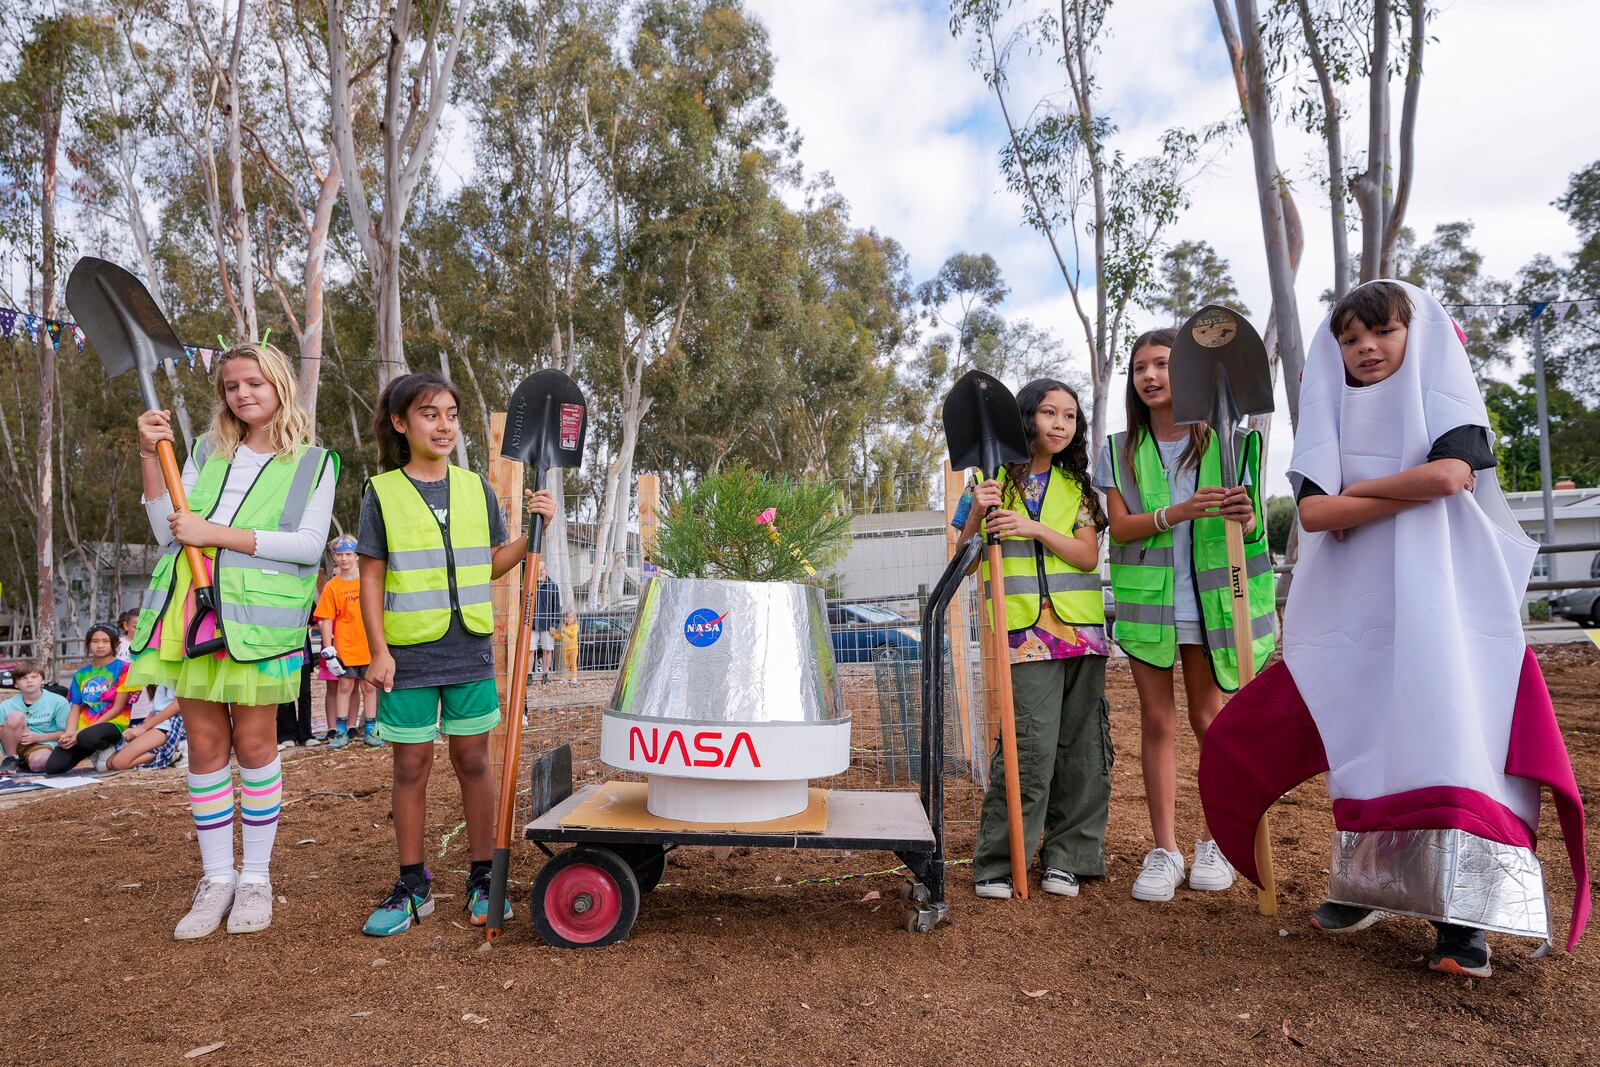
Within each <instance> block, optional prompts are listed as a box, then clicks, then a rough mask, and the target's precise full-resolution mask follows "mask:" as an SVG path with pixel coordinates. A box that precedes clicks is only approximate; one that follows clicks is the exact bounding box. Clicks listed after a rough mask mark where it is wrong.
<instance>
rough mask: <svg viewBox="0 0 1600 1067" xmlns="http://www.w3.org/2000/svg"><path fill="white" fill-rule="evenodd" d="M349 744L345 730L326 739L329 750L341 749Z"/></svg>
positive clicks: (347, 732) (348, 736)
mask: <svg viewBox="0 0 1600 1067" xmlns="http://www.w3.org/2000/svg"><path fill="white" fill-rule="evenodd" d="M349 743H350V733H349V731H347V730H339V731H338V732H336V733H335V734H334V735H333V736H332V737H330V738H328V747H329V748H343V747H344V746H346V745H348V744H349Z"/></svg>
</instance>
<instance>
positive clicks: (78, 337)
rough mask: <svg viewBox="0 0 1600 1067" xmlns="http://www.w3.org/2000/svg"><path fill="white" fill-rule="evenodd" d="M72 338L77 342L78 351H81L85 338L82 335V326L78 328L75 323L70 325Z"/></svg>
mask: <svg viewBox="0 0 1600 1067" xmlns="http://www.w3.org/2000/svg"><path fill="white" fill-rule="evenodd" d="M72 339H73V340H74V341H76V342H78V351H79V352H82V351H83V345H84V341H85V340H86V338H85V337H84V336H83V330H82V328H80V327H79V326H77V325H74V326H73V327H72Z"/></svg>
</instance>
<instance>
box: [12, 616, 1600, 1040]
mask: <svg viewBox="0 0 1600 1067" xmlns="http://www.w3.org/2000/svg"><path fill="white" fill-rule="evenodd" d="M1538 651H1539V655H1540V658H1541V661H1542V662H1543V664H1544V668H1545V671H1546V674H1547V677H1548V679H1549V682H1550V687H1551V690H1552V692H1553V694H1554V696H1555V701H1556V707H1557V710H1558V713H1559V714H1560V716H1561V720H1562V725H1563V727H1564V729H1565V732H1566V737H1567V744H1568V746H1569V748H1570V749H1571V751H1572V755H1573V762H1574V764H1575V765H1576V767H1577V772H1578V781H1579V783H1580V785H1581V786H1582V787H1584V789H1585V790H1586V792H1587V794H1588V801H1589V816H1590V818H1589V825H1590V831H1589V847H1590V849H1591V852H1592V853H1593V854H1594V855H1596V856H1600V829H1597V824H1600V819H1596V818H1595V811H1596V809H1595V804H1596V798H1597V797H1600V651H1597V650H1596V649H1594V648H1592V647H1588V646H1576V645H1565V646H1542V647H1540V648H1539V649H1538ZM1109 677H1110V682H1109V688H1110V698H1111V705H1112V708H1113V713H1112V729H1113V736H1114V739H1115V742H1116V746H1117V753H1118V755H1117V764H1116V769H1115V794H1114V797H1113V801H1112V811H1111V828H1110V836H1109V841H1108V851H1109V853H1110V874H1109V875H1108V877H1107V878H1105V879H1104V880H1101V881H1094V882H1089V883H1087V884H1086V886H1085V889H1084V892H1083V894H1082V895H1081V896H1079V897H1077V898H1075V899H1071V898H1056V897H1050V896H1047V895H1044V894H1042V893H1039V892H1038V891H1037V881H1035V883H1034V885H1035V891H1034V893H1033V895H1032V899H1030V900H1029V901H1027V902H1022V901H1012V902H1009V903H997V902H990V901H979V900H977V899H976V898H975V897H974V896H973V895H972V892H971V885H970V878H969V877H968V874H967V868H966V867H964V866H961V865H956V866H952V867H951V869H950V883H951V886H950V899H951V916H950V921H949V922H948V923H947V924H946V925H944V926H942V927H940V928H939V929H938V930H937V931H936V932H935V933H933V934H932V935H926V936H919V935H912V934H908V933H904V932H902V931H901V930H900V929H899V919H900V915H901V908H902V905H901V903H900V901H899V900H898V898H897V897H896V890H897V888H898V886H899V884H900V881H901V879H902V877H903V876H902V875H900V874H896V873H889V868H892V867H893V866H894V865H895V863H896V861H895V859H894V858H893V857H892V856H887V855H883V854H873V853H861V854H854V855H851V854H839V853H816V852H792V851H777V850H764V849H758V850H739V851H735V852H734V853H733V854H732V855H731V856H727V857H726V858H718V857H717V856H715V855H713V853H712V852H711V851H710V850H706V849H693V850H682V851H679V852H675V853H673V855H672V856H671V857H670V862H669V866H668V868H667V872H666V876H665V879H664V884H663V885H662V887H661V888H659V889H658V890H657V891H656V892H655V893H653V894H651V895H649V896H648V897H646V898H645V902H644V905H643V908H642V909H641V911H640V916H639V920H638V923H637V925H636V926H635V927H634V930H633V933H632V935H631V936H630V937H629V938H628V939H627V940H626V941H624V942H622V943H621V944H619V945H616V946H614V947H611V948H607V949H601V950H590V951H578V952H573V951H561V950H557V949H553V948H549V947H546V946H545V945H544V944H543V943H542V942H540V941H539V940H538V939H537V937H536V935H535V934H534V933H533V930H532V927H531V925H530V923H529V922H528V921H527V890H528V886H529V884H530V882H531V879H532V877H533V875H534V874H535V873H536V872H537V869H538V867H539V865H540V864H541V863H542V862H543V859H542V856H541V854H540V853H538V852H537V851H536V850H535V849H534V848H533V847H532V846H531V845H526V844H525V843H520V842H519V843H518V844H517V846H516V848H515V850H514V858H513V874H514V881H515V885H514V889H515V894H516V896H515V898H514V902H515V907H516V912H517V914H516V918H515V919H514V920H513V922H512V923H511V924H510V925H509V926H508V928H507V931H506V934H505V936H504V937H503V938H501V939H500V940H499V941H497V942H496V943H495V944H494V945H493V946H492V947H490V948H487V949H486V948H484V947H483V946H484V942H483V939H482V935H481V933H480V932H478V931H475V930H473V929H470V928H469V927H468V925H467V922H466V917H465V914H464V913H463V912H462V911H461V908H462V904H463V899H464V893H465V873H464V872H465V869H466V863H467V859H468V857H467V850H466V840H465V837H466V835H465V833H464V831H460V830H458V829H457V827H458V825H459V822H460V808H459V799H458V795H457V792H456V788H455V782H454V778H453V776H452V775H451V773H450V767H449V762H448V758H447V756H446V754H445V751H444V748H443V746H442V745H441V746H439V751H438V753H437V756H436V763H435V767H434V773H433V785H432V794H431V798H430V810H431V818H430V823H429V829H428V861H429V864H430V866H431V867H432V868H433V870H434V873H435V877H436V881H435V890H436V894H437V896H438V898H439V908H438V911H437V912H436V914H435V915H434V916H433V917H432V918H430V919H426V920H424V921H423V922H422V923H421V924H420V925H419V926H417V927H416V928H414V929H413V930H411V931H410V932H408V933H406V934H403V935H401V936H398V937H394V938H389V939H386V940H379V939H374V938H368V937H364V936H362V935H361V933H360V928H361V924H362V922H363V921H364V920H365V918H366V916H367V914H368V912H369V911H370V910H371V909H372V907H373V906H374V905H375V904H376V903H377V901H378V900H379V899H380V898H381V897H382V895H383V894H384V892H385V891H386V890H387V889H388V887H389V885H390V884H392V882H393V880H394V876H395V872H394V854H393V842H392V838H391V836H390V831H389V822H388V788H387V783H388V769H389V757H388V754H387V753H386V752H383V751H371V750H367V749H363V748H359V747H353V748H350V749H346V750H344V751H341V752H329V751H328V750H326V749H309V750H306V749H296V750H294V751H293V752H292V753H285V754H284V755H285V756H286V757H288V758H287V759H286V761H285V762H286V770H285V781H286V791H285V799H286V806H285V808H284V811H283V821H282V824H281V827H280V829H279V833H278V848H277V853H276V856H275V859H274V866H273V877H274V892H275V893H276V894H277V895H278V898H279V899H278V902H277V904H276V913H275V916H274V922H273V926H272V928H271V929H270V930H269V931H267V932H265V933H262V934H257V935H253V936H241V937H229V936H227V935H226V934H224V933H222V932H220V931H219V932H218V933H217V934H214V935H213V936H211V937H210V938H208V939H206V940H204V941H201V942H194V943H187V944H179V943H176V942H174V941H173V940H172V927H173V924H174V923H175V922H176V921H177V919H178V918H179V916H181V915H182V913H183V912H184V911H185V910H186V909H187V906H188V902H189V896H190V893H191V892H192V890H193V887H194V882H195V879H196V878H197V877H198V874H199V860H198V855H197V853H196V850H195V848H194V845H193V840H192V839H193V824H192V822H191V819H190V816H189V812H188V808H187V805H186V802H185V797H184V793H183V789H182V772H180V771H167V772H144V773H125V774H121V775H117V776H114V777H111V778H108V779H106V780H104V781H102V782H100V783H98V784H96V785H94V786H87V787H83V788H80V789H76V790H69V791H65V792H62V793H59V794H55V793H51V794H45V793H43V791H40V792H34V793H29V794H23V795H20V796H18V797H16V798H13V799H8V800H7V801H5V803H4V806H0V872H4V873H3V874H0V914H3V916H4V921H3V922H0V953H3V955H4V959H5V960H6V963H5V966H4V970H3V973H4V981H3V983H0V984H3V990H4V995H3V998H0V1034H3V1035H4V1036H3V1038H0V1062H6V1063H28V1064H32V1063H39V1064H43V1063H49V1064H71V1063H140V1064H142V1063H177V1062H187V1061H186V1060H185V1056H186V1054H191V1058H192V1059H193V1060H194V1061H195V1062H199V1063H203V1064H205V1065H207V1067H211V1065H215V1064H232V1063H250V1064H256V1063H259V1064H277V1063H296V1064H361V1063H384V1064H390V1063H396V1064H399V1063H435V1062H438V1063H443V1062H451V1063H476V1064H500V1063H512V1062H516V1063H564V1064H632V1063H646V1064H691V1063H741V1064H742V1063H783V1064H900V1063H904V1064H918V1065H926V1064H946V1063H965V1064H972V1065H975V1067H976V1065H988V1064H1058V1063H1064V1062H1091V1063H1093V1062H1108V1063H1157V1062H1168V1061H1174V1060H1178V1059H1179V1058H1182V1059H1183V1060H1185V1061H1187V1062H1191V1063H1258V1062H1259V1063H1267V1062H1272V1063H1276V1062H1285V1063H1372V1062H1379V1061H1381V1062H1384V1063H1386V1064H1408V1063H1427V1064H1440V1063H1450V1064H1502V1063H1513V1064H1522V1063H1527V1064H1580V1063H1595V1062H1597V1061H1600V1014H1597V1011H1596V1007H1595V1005H1596V1004H1597V1003H1600V943H1597V942H1596V939H1595V935H1594V934H1591V935H1590V937H1589V938H1588V939H1586V941H1585V942H1584V943H1583V944H1581V945H1580V946H1579V948H1578V951H1577V952H1576V953H1575V954H1573V955H1570V956H1569V955H1567V954H1565V953H1564V952H1562V951H1560V950H1559V948H1558V949H1557V950H1556V951H1554V952H1553V953H1552V954H1551V955H1550V956H1548V957H1547V958H1545V959H1541V960H1533V959H1531V958H1530V955H1531V953H1532V951H1533V949H1534V948H1535V947H1536V946H1535V945H1534V943H1533V942H1531V941H1527V940H1522V939H1515V938H1507V937H1500V936H1497V935H1490V943H1491V945H1492V947H1493V949H1494V951H1495V959H1494V963H1495V975H1494V977H1493V978H1491V979H1488V980H1486V981H1476V980H1472V979H1459V978H1446V977H1444V976H1441V975H1434V974H1431V973H1429V972H1428V971H1427V970H1426V969H1425V967H1424V960H1425V956H1426V953H1427V951H1428V949H1429V948H1430V946H1431V945H1432V930H1431V928H1430V927H1429V926H1427V924H1425V923H1423V922H1420V921H1414V920H1399V919H1396V920H1390V921H1387V922H1384V923H1380V924H1378V925H1377V926H1375V927H1373V928H1372V929H1371V930H1368V931H1366V932H1364V933H1362V934H1357V935H1354V936H1351V937H1349V938H1345V939H1340V940H1332V939H1328V938H1325V937H1321V936H1319V935H1317V934H1316V933H1315V932H1314V931H1313V930H1312V929H1311V927H1310V923H1309V917H1310V913H1311V910H1312V909H1313V908H1314V907H1315V906H1316V904H1317V903H1318V902H1319V901H1320V897H1319V893H1320V892H1321V891H1322V889H1323V888H1324V885H1325V870H1326V867H1327V857H1328V842H1329V831H1330V829H1331V826H1332V822H1331V818H1330V814H1329V804H1328V801H1327V797H1326V793H1325V790H1324V789H1323V786H1322V784H1321V783H1320V781H1312V782H1309V783H1307V784H1306V785H1304V786H1302V787H1301V788H1300V789H1298V790H1297V791H1296V792H1295V793H1293V794H1291V795H1290V796H1289V797H1287V798H1285V800H1284V802H1283V803H1282V804H1280V805H1279V806H1278V807H1277V808H1275V809H1274V811H1273V830H1274V837H1275V845H1276V856H1277V865H1278V872H1279V890H1280V898H1281V901H1282V907H1281V910H1280V913H1279V915H1278V916H1277V917H1276V918H1274V919H1264V918H1261V917H1260V916H1258V915H1257V914H1256V910H1255V906H1254V892H1253V890H1252V889H1251V888H1250V887H1248V886H1246V885H1244V884H1242V883H1241V884H1239V885H1236V886H1235V887H1234V888H1233V889H1232V890H1229V891H1227V892H1223V893H1196V892H1192V891H1189V890H1180V891H1179V893H1178V896H1177V898H1176V899H1175V900H1173V901H1172V902H1171V903H1170V904H1165V905H1152V904H1141V903H1137V902H1135V901H1134V900H1132V899H1131V898H1130V897H1129V892H1128V891H1129V887H1130V885H1131V883H1132V881H1133V878H1134V877H1135V875H1136V874H1137V873H1138V867H1139V862H1140V859H1141V858H1142V856H1143V854H1144V853H1145V851H1146V850H1147V849H1148V848H1150V847H1151V842H1150V837H1149V825H1148V821H1147V818H1146V815H1145V808H1144V794H1143V789H1142V785H1141V781H1140V775H1139V767H1138V763H1139V761H1138V744H1139V722H1138V710H1137V702H1136V700H1135V698H1134V694H1133V686H1132V680H1131V678H1130V676H1129V674H1128V671H1127V669H1126V665H1125V664H1124V663H1121V662H1118V663H1115V664H1113V666H1112V670H1111V672H1110V676H1109ZM606 692H607V686H606V685H605V684H604V680H603V679H595V680H593V681H586V682H584V683H581V684H580V685H579V686H578V687H575V688H562V689H560V691H559V693H558V694H556V693H550V694H546V693H541V692H540V691H539V688H538V687H535V691H534V694H533V695H534V699H535V701H536V702H537V701H541V700H543V701H546V702H551V701H554V700H556V699H559V700H560V701H561V702H564V703H566V704H567V705H568V707H566V708H565V709H560V710H558V711H553V712H547V713H544V714H541V713H540V711H539V710H538V709H536V710H535V715H534V718H535V729H534V730H533V731H532V732H531V737H533V738H538V737H540V736H542V735H543V734H544V733H546V732H547V731H545V730H542V729H541V728H540V727H541V726H548V724H549V723H550V722H552V721H560V720H561V719H563V718H567V719H571V720H573V721H574V722H582V721H583V720H585V719H586V718H587V719H590V720H591V721H592V717H593V716H595V715H597V714H598V707H599V705H600V704H601V703H603V701H604V700H605V697H606ZM1181 692H1182V690H1181V688H1180V689H1179V693H1180V694H1181ZM1180 699H1181V695H1180ZM586 702H587V703H586ZM580 705H584V706H580ZM1180 721H1182V720H1181V712H1180ZM531 743H537V742H531ZM1195 761H1196V749H1195V745H1194V743H1193V739H1192V738H1185V739H1184V740H1183V741H1181V742H1180V748H1179V772H1180V787H1179V794H1178V821H1179V827H1180V839H1181V841H1182V843H1183V844H1184V845H1185V852H1186V853H1187V852H1188V851H1189V848H1190V847H1191V846H1190V845H1189V842H1190V841H1192V839H1193V838H1194V837H1195V836H1196V834H1197V832H1198V830H1199V828H1200V823H1201V816H1200V810H1199V801H1198V798H1197V796H1196V794H1195V791H1194V787H1193V780H1194V769H1195ZM602 773H603V772H602ZM951 803H952V811H951V819H952V828H951V840H950V855H951V857H952V859H961V858H963V857H964V856H965V855H966V850H968V849H969V848H970V846H971V840H972V828H973V820H974V819H975V818H976V792H975V790H972V789H970V788H966V789H960V788H958V789H955V790H953V791H952V794H951ZM1543 826H1544V828H1545V830H1546V833H1545V834H1544V836H1543V839H1542V840H1541V842H1540V853H1541V855H1542V856H1543V858H1544V860H1545V864H1546V867H1545V870H1546V876H1547V879H1548V882H1549V887H1550V894H1551V910H1552V914H1553V916H1554V917H1555V919H1556V930H1555V932H1556V940H1557V941H1558V943H1564V940H1565V936H1566V922H1567V916H1568V909H1569V907H1570V903H1571V899H1572V880H1571V874H1570V871H1569V870H1568V867H1567V863H1566V859H1565V856H1564V854H1563V853H1562V852H1561V849H1560V843H1559V838H1558V834H1557V833H1556V830H1555V826H1556V823H1555V814H1554V811H1553V809H1551V808H1550V806H1549V805H1548V804H1547V805H1546V810H1545V812H1544V823H1543ZM852 875H855V876H859V877H846V876H852ZM1035 878H1037V875H1035ZM207 1048H210V1051H202V1050H205V1049H207Z"/></svg>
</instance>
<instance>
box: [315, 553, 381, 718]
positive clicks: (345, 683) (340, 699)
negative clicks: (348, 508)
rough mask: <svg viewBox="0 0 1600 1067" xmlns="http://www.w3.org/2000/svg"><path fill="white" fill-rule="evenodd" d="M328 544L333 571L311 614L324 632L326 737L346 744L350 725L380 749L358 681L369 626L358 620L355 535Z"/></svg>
mask: <svg viewBox="0 0 1600 1067" xmlns="http://www.w3.org/2000/svg"><path fill="white" fill-rule="evenodd" d="M328 548H329V549H331V550H332V552H333V566H334V572H335V573H334V576H333V577H332V578H329V579H328V584H327V585H325V586H323V587H322V596H321V597H319V598H318V600H317V607H316V610H315V611H313V612H312V613H311V614H312V618H314V619H316V620H317V625H318V627H320V628H321V631H322V665H321V666H320V667H319V668H318V670H317V676H318V677H320V678H321V679H322V680H323V681H325V682H327V683H328V700H327V709H328V712H327V714H328V733H327V736H326V737H325V738H324V740H325V741H327V743H328V745H329V747H331V748H343V747H344V746H345V745H347V744H349V743H350V733H351V728H352V727H353V728H354V731H355V732H356V733H359V734H361V735H362V739H363V740H364V741H365V742H366V744H367V747H368V748H382V747H383V742H382V741H381V740H379V738H378V735H377V732H376V731H374V730H372V729H370V725H371V718H368V716H367V690H366V687H365V686H364V685H362V684H361V680H362V679H363V678H364V677H365V676H366V673H367V666H368V665H369V664H370V663H371V662H372V653H371V652H370V651H369V650H368V648H367V627H366V624H365V623H364V622H362V620H361V575H360V573H359V571H358V570H357V569H356V539H355V538H354V537H351V536H349V535H348V534H346V535H343V536H340V537H335V538H334V539H333V540H332V541H330V542H329V543H328ZM352 710H353V711H354V715H353V716H350V717H349V719H350V721H349V722H348V723H347V721H346V719H347V715H348V714H349V713H350V712H351V711H352ZM372 718H376V715H374V716H372ZM363 723H365V724H366V725H365V726H364V725H363Z"/></svg>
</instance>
